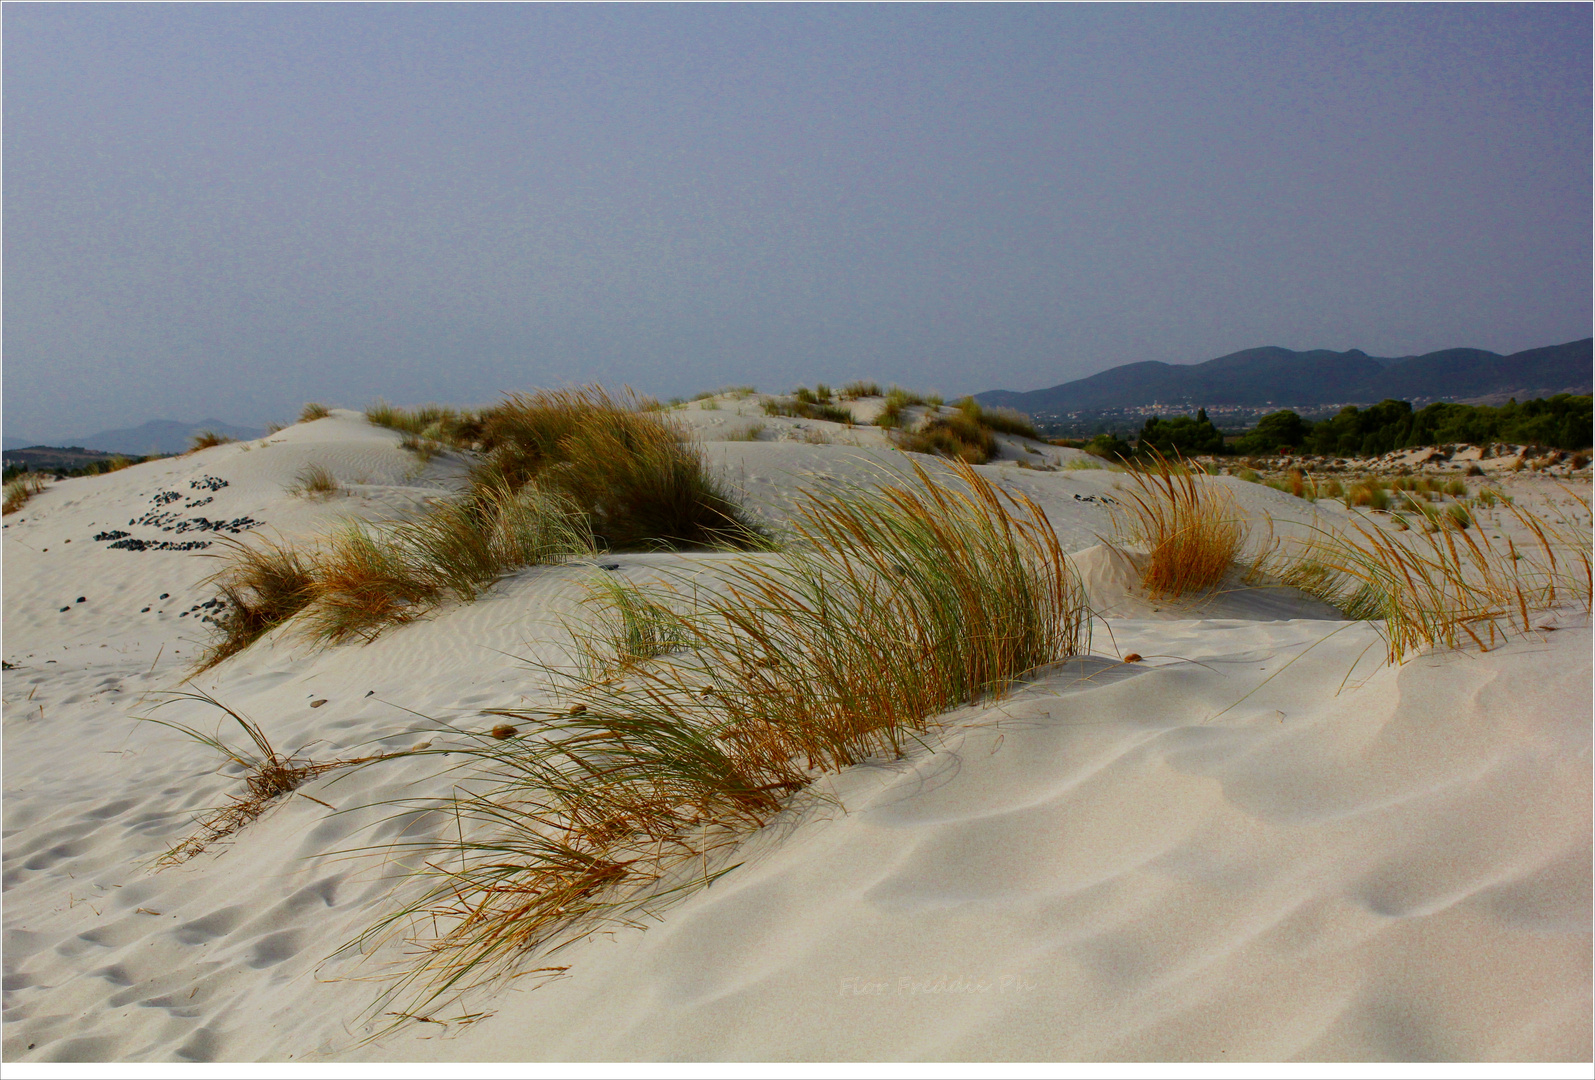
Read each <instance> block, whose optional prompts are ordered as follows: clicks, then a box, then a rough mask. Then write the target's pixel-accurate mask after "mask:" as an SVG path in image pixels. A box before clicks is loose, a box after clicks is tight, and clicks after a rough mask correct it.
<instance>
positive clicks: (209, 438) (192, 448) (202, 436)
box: [188, 431, 234, 454]
mask: <svg viewBox="0 0 1595 1080" xmlns="http://www.w3.org/2000/svg"><path fill="white" fill-rule="evenodd" d="M233 441H234V440H233V437H232V436H231V435H223V434H222V433H221V432H219V431H199V432H195V433H194V435H193V437H192V438H190V439H189V440H188V453H190V454H194V453H198V452H199V451H201V450H209V449H210V448H211V447H213V446H224V445H226V444H227V443H230V442H233Z"/></svg>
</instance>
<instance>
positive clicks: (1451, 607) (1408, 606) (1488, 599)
mask: <svg viewBox="0 0 1595 1080" xmlns="http://www.w3.org/2000/svg"><path fill="white" fill-rule="evenodd" d="M1573 498H1574V501H1575V502H1577V503H1578V504H1579V506H1580V507H1582V509H1583V511H1584V513H1585V514H1588V512H1589V501H1588V500H1587V499H1586V498H1584V497H1583V496H1581V495H1576V494H1575V495H1574V496H1573ZM1453 506H1454V507H1457V508H1460V504H1453ZM1505 508H1506V510H1507V511H1508V512H1509V513H1510V514H1512V515H1513V517H1514V518H1515V520H1516V522H1517V524H1518V526H1519V527H1521V528H1522V529H1523V530H1524V531H1525V532H1526V533H1527V534H1528V536H1530V537H1532V543H1531V544H1530V545H1528V546H1526V547H1524V548H1519V547H1518V545H1517V544H1516V542H1515V541H1513V540H1511V539H1510V538H1509V539H1508V540H1507V541H1506V543H1505V544H1504V545H1497V544H1495V543H1493V542H1492V541H1491V538H1490V537H1489V536H1487V535H1484V534H1483V532H1482V531H1481V530H1477V529H1466V528H1465V527H1463V526H1462V525H1461V522H1460V521H1459V520H1453V521H1452V527H1449V528H1436V529H1433V530H1427V529H1426V530H1425V531H1423V532H1418V531H1416V530H1408V531H1403V532H1401V533H1399V534H1392V533H1389V532H1386V531H1384V530H1381V529H1379V528H1377V527H1370V526H1368V525H1365V524H1363V523H1362V522H1353V523H1352V525H1351V527H1350V529H1348V530H1329V529H1320V530H1318V531H1317V532H1316V533H1315V534H1314V535H1313V536H1312V537H1311V538H1310V539H1308V540H1306V541H1303V542H1300V543H1298V544H1296V545H1293V546H1291V547H1289V548H1285V549H1282V550H1281V551H1276V552H1275V553H1274V554H1273V555H1271V556H1270V559H1269V560H1268V563H1267V564H1266V565H1267V566H1268V568H1269V570H1270V571H1271V572H1272V573H1273V574H1274V575H1275V576H1277V577H1278V578H1279V579H1280V580H1282V581H1284V582H1285V583H1286V584H1290V585H1294V586H1296V587H1298V588H1300V589H1303V590H1305V591H1306V592H1309V593H1311V594H1313V595H1315V596H1317V597H1319V598H1320V599H1322V600H1324V601H1326V602H1327V603H1330V604H1332V605H1334V606H1335V607H1338V608H1340V609H1341V610H1342V611H1344V612H1345V613H1346V614H1347V615H1348V616H1350V617H1351V618H1354V619H1370V620H1374V621H1375V622H1377V623H1378V624H1379V625H1380V632H1381V634H1382V636H1383V637H1384V639H1385V644H1386V647H1387V659H1388V660H1389V662H1390V663H1392V664H1398V663H1401V662H1402V660H1403V659H1404V658H1405V657H1406V656H1408V655H1409V654H1411V653H1413V652H1415V651H1417V650H1420V649H1423V648H1428V647H1434V646H1441V647H1444V648H1457V647H1460V646H1462V645H1465V644H1467V643H1469V642H1471V643H1472V644H1474V645H1476V646H1478V647H1479V648H1480V649H1484V650H1488V649H1490V648H1492V647H1494V645H1495V644H1496V642H1497V641H1502V640H1505V639H1506V638H1507V637H1508V636H1510V635H1511V634H1514V633H1517V634H1527V633H1530V632H1532V631H1533V630H1534V624H1533V618H1534V615H1535V614H1536V613H1537V612H1541V611H1545V610H1548V609H1551V608H1554V607H1557V606H1559V605H1562V604H1567V603H1578V604H1580V605H1581V606H1582V607H1583V608H1584V609H1585V610H1586V611H1587V610H1589V608H1590V603H1591V554H1590V551H1591V539H1590V534H1589V532H1588V530H1587V529H1584V528H1580V527H1577V526H1572V527H1567V526H1563V527H1558V526H1557V525H1556V524H1554V523H1551V522H1548V521H1546V520H1545V519H1544V518H1541V517H1539V516H1538V515H1536V514H1533V513H1531V512H1529V511H1527V510H1524V509H1522V508H1520V507H1516V506H1513V505H1511V504H1505ZM1463 512H1464V513H1466V510H1465V508H1463ZM1437 516H1438V512H1437ZM1448 516H1449V513H1448Z"/></svg>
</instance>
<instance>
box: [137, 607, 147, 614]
mask: <svg viewBox="0 0 1595 1080" xmlns="http://www.w3.org/2000/svg"><path fill="white" fill-rule="evenodd" d="M148 610H149V608H139V610H138V613H139V614H140V615H142V614H144V613H145V612H146V611H148Z"/></svg>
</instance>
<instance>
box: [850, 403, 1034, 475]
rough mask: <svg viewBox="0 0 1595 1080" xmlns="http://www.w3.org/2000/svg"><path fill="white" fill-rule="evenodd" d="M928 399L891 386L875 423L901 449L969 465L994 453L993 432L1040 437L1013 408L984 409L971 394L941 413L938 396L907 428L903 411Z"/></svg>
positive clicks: (984, 461)
mask: <svg viewBox="0 0 1595 1080" xmlns="http://www.w3.org/2000/svg"><path fill="white" fill-rule="evenodd" d="M927 403H928V399H926V398H921V397H918V396H917V395H911V394H908V393H907V392H906V391H903V390H901V389H900V388H898V387H893V388H892V390H891V392H890V393H888V395H887V398H886V405H885V407H884V408H883V409H882V411H881V414H880V416H879V417H878V418H877V419H876V423H877V424H880V425H881V426H882V427H885V428H888V429H896V430H895V431H893V433H892V436H891V438H892V441H893V442H894V443H895V444H896V445H897V447H898V449H900V450H907V451H912V452H914V453H920V454H939V455H941V456H942V457H949V458H955V459H957V460H959V461H964V462H968V463H969V464H971V465H984V464H985V463H986V462H988V461H990V460H991V459H992V458H993V457H995V456H996V454H997V439H996V433H997V432H1002V433H1004V434H1008V435H1018V436H1022V437H1025V438H1031V439H1039V438H1040V437H1041V436H1040V435H1039V434H1038V433H1037V432H1036V429H1035V427H1034V425H1032V424H1031V423H1030V419H1029V418H1028V417H1026V416H1025V415H1024V414H1022V413H1018V412H1014V411H1013V410H1012V409H987V408H984V407H982V406H981V404H980V403H979V402H978V401H976V400H975V399H974V398H972V397H966V398H962V399H960V400H959V401H958V403H957V404H956V405H955V406H954V409H953V411H952V412H943V411H941V408H940V401H939V399H938V401H937V403H936V405H934V406H932V407H933V408H934V409H935V411H933V412H932V413H931V414H930V415H929V416H927V417H925V418H924V419H923V420H921V421H920V422H919V424H918V425H917V426H915V427H912V428H909V427H908V418H907V413H906V412H905V410H906V409H907V408H908V407H909V406H910V405H912V404H927Z"/></svg>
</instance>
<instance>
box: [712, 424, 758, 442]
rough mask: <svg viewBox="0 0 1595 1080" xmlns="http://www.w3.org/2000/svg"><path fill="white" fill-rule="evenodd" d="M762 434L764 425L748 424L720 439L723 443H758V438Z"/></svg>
mask: <svg viewBox="0 0 1595 1080" xmlns="http://www.w3.org/2000/svg"><path fill="white" fill-rule="evenodd" d="M763 434H764V425H763V424H760V423H752V424H748V425H747V426H746V427H741V428H738V429H737V430H735V431H728V432H726V434H725V435H723V436H721V438H722V439H723V440H724V441H725V442H758V441H759V436H760V435H763Z"/></svg>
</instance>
